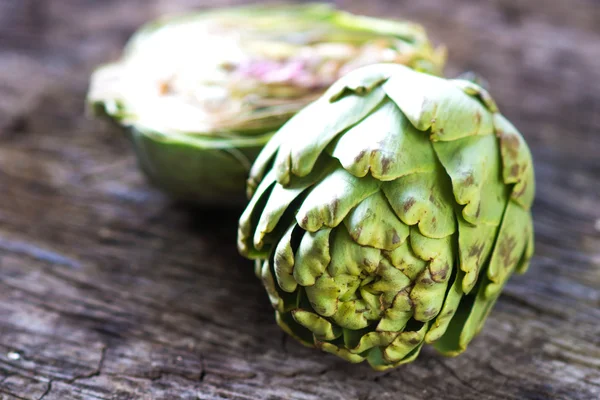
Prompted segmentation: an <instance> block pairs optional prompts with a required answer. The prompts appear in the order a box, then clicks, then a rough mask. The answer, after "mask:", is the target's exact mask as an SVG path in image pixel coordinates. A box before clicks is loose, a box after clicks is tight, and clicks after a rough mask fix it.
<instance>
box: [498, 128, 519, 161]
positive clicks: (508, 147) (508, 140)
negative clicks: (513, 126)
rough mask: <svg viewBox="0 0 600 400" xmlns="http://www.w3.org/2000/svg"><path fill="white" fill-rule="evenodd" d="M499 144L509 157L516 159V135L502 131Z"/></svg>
mask: <svg viewBox="0 0 600 400" xmlns="http://www.w3.org/2000/svg"><path fill="white" fill-rule="evenodd" d="M500 145H501V146H502V148H503V149H504V150H505V151H506V153H507V155H508V156H509V157H510V158H511V159H513V160H516V159H517V157H518V156H519V147H520V143H519V138H518V137H517V136H515V135H509V134H506V133H503V134H502V135H501V136H500Z"/></svg>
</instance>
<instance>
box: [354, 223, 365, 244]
mask: <svg viewBox="0 0 600 400" xmlns="http://www.w3.org/2000/svg"><path fill="white" fill-rule="evenodd" d="M362 229H363V227H362V225H359V226H358V227H357V228H356V229H354V230H353V231H352V239H354V240H355V241H358V238H359V237H360V234H361V233H362Z"/></svg>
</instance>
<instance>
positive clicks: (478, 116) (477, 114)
mask: <svg viewBox="0 0 600 400" xmlns="http://www.w3.org/2000/svg"><path fill="white" fill-rule="evenodd" d="M475 123H476V124H477V125H481V111H479V110H477V111H476V112H475Z"/></svg>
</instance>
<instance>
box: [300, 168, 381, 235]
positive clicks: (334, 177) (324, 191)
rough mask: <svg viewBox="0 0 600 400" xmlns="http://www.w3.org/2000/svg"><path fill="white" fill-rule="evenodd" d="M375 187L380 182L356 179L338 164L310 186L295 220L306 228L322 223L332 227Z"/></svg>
mask: <svg viewBox="0 0 600 400" xmlns="http://www.w3.org/2000/svg"><path fill="white" fill-rule="evenodd" d="M378 190H379V182H377V181H376V180H375V179H373V178H370V177H364V178H360V179H359V178H356V177H355V176H353V175H351V174H349V173H348V172H346V171H345V170H344V169H343V168H338V169H337V170H335V171H333V172H332V173H330V174H329V175H328V176H326V177H325V178H324V179H323V180H321V181H320V182H319V183H318V184H317V185H315V186H314V187H313V188H312V189H311V191H310V193H309V194H308V196H307V197H306V199H304V201H303V202H302V205H301V206H300V209H299V210H298V213H297V215H296V220H297V221H298V224H299V225H300V226H301V227H302V228H303V229H305V230H307V231H309V232H315V231H317V230H318V229H321V227H323V226H327V227H330V228H334V227H336V226H338V225H339V224H340V223H341V222H342V221H343V219H344V218H345V217H346V215H347V214H348V213H349V212H350V210H352V209H353V208H354V207H355V206H356V205H358V204H359V203H360V202H362V201H363V200H364V199H366V198H367V197H369V196H371V195H372V194H374V193H375V192H377V191H378Z"/></svg>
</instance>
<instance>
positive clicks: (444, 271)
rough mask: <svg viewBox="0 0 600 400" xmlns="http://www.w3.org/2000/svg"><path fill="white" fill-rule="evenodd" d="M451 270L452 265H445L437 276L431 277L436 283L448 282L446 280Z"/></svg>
mask: <svg viewBox="0 0 600 400" xmlns="http://www.w3.org/2000/svg"><path fill="white" fill-rule="evenodd" d="M449 270H450V265H448V263H446V265H444V268H442V269H441V270H440V271H438V272H437V273H435V274H432V275H431V277H432V279H433V280H434V281H435V282H438V283H439V282H444V281H445V280H446V278H447V277H448V271H449Z"/></svg>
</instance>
